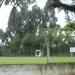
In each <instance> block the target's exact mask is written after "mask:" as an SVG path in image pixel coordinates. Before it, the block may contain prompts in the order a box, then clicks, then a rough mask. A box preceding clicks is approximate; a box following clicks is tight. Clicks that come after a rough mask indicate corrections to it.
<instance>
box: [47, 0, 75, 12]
mask: <svg viewBox="0 0 75 75" xmlns="http://www.w3.org/2000/svg"><path fill="white" fill-rule="evenodd" d="M48 2H49V1H48ZM48 5H49V7H50V6H53V7H55V8H57V7H58V8H62V9H65V10H69V11H72V12H75V5H67V4H64V3H62V2H61V1H60V0H56V1H55V0H54V1H53V3H52V4H51V3H50V4H49V3H48Z"/></svg>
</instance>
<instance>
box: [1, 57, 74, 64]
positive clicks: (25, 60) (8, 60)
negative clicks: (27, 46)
mask: <svg viewBox="0 0 75 75" xmlns="http://www.w3.org/2000/svg"><path fill="white" fill-rule="evenodd" d="M49 63H75V57H50V58H49ZM0 64H47V57H0Z"/></svg>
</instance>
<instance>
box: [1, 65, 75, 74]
mask: <svg viewBox="0 0 75 75" xmlns="http://www.w3.org/2000/svg"><path fill="white" fill-rule="evenodd" d="M0 75H75V64H49V65H0Z"/></svg>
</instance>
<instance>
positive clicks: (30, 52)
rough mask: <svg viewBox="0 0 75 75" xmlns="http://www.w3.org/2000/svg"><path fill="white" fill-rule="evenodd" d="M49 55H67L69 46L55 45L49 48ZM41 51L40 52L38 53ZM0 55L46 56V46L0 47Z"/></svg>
mask: <svg viewBox="0 0 75 75" xmlns="http://www.w3.org/2000/svg"><path fill="white" fill-rule="evenodd" d="M49 52H50V53H49V54H50V56H69V55H70V46H68V45H63V46H56V47H53V48H52V47H50V48H49ZM40 53H41V54H40ZM0 56H47V48H46V47H45V48H37V47H24V48H15V47H14V48H4V47H3V48H0Z"/></svg>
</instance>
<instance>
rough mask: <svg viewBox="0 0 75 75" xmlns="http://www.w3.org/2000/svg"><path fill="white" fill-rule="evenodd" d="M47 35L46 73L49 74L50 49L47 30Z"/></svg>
mask: <svg viewBox="0 0 75 75" xmlns="http://www.w3.org/2000/svg"><path fill="white" fill-rule="evenodd" d="M46 33H47V37H46V45H47V75H50V68H49V57H50V51H49V50H50V49H49V37H48V36H49V31H46Z"/></svg>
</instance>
